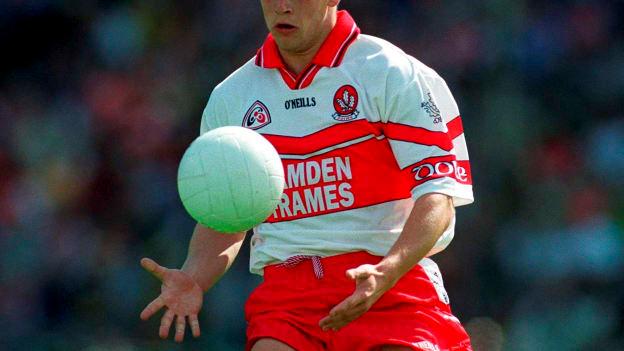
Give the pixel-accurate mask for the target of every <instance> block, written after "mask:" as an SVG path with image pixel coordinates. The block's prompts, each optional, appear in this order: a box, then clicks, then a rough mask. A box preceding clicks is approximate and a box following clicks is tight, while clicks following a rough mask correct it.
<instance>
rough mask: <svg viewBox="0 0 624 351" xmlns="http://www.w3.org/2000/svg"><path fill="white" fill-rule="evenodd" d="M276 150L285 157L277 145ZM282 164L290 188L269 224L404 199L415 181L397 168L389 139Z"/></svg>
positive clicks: (368, 142)
mask: <svg viewBox="0 0 624 351" xmlns="http://www.w3.org/2000/svg"><path fill="white" fill-rule="evenodd" d="M278 151H279V152H280V153H282V150H280V148H279V147H278ZM282 163H283V164H284V174H285V177H286V187H285V189H284V195H283V197H282V202H281V203H280V204H279V205H278V207H277V209H276V211H275V212H274V214H273V215H271V216H270V217H269V218H268V219H267V222H270V223H273V222H283V221H291V220H295V219H301V218H307V217H313V216H318V215H323V214H327V213H334V212H341V211H347V210H351V209H354V208H361V207H367V206H372V205H376V204H381V203H384V202H388V201H393V200H399V199H406V198H409V197H411V193H410V190H411V188H412V187H413V183H414V181H413V176H412V174H411V172H410V171H409V170H400V169H399V167H398V165H397V163H396V161H395V159H394V155H393V154H392V149H391V148H390V144H389V143H388V141H387V140H385V139H383V140H378V139H374V138H373V139H369V140H367V141H364V142H361V143H358V144H354V145H351V146H348V147H345V148H341V149H338V150H333V151H330V152H327V153H325V154H323V155H319V156H314V157H310V158H307V159H305V160H292V159H282ZM388 179H391V180H392V181H385V180H388Z"/></svg>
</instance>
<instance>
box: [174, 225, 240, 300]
mask: <svg viewBox="0 0 624 351" xmlns="http://www.w3.org/2000/svg"><path fill="white" fill-rule="evenodd" d="M244 238H245V233H237V234H222V233H219V232H216V231H214V230H212V229H210V228H206V227H204V226H202V225H200V224H198V225H197V226H196V227H195V230H194V231H193V237H192V238H191V242H190V244H189V249H188V255H187V257H186V261H185V262H184V265H183V266H182V270H183V271H184V272H186V273H188V274H189V275H191V277H193V278H194V279H195V281H196V282H197V284H199V286H200V287H201V288H202V289H203V290H204V291H206V290H208V289H210V287H212V285H214V283H216V282H217V281H218V280H219V278H221V276H222V275H223V274H225V272H226V271H227V270H228V269H229V268H230V266H231V265H232V263H233V262H234V259H235V258H236V255H238V251H239V250H240V247H241V245H242V243H243V239H244Z"/></svg>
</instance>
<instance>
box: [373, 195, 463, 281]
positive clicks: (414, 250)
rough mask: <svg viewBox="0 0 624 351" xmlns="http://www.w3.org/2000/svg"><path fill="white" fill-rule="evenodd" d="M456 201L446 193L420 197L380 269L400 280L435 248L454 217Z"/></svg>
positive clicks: (380, 264) (390, 276)
mask: <svg viewBox="0 0 624 351" xmlns="http://www.w3.org/2000/svg"><path fill="white" fill-rule="evenodd" d="M454 211H455V210H454V207H453V200H452V199H451V198H450V197H448V196H446V195H442V194H427V195H424V196H422V197H420V198H419V199H418V200H417V201H416V203H415V204H414V208H413V209H412V212H411V213H410V216H409V218H408V219H407V221H406V223H405V226H404V227H403V232H402V233H401V235H400V236H399V238H398V239H397V241H396V242H395V243H394V245H393V246H392V248H391V249H390V251H389V252H388V254H387V255H386V256H385V257H384V259H383V260H382V261H381V262H380V263H379V270H380V271H381V272H383V273H384V274H386V275H387V276H388V277H389V278H390V279H392V280H393V281H395V282H396V281H397V280H398V279H399V278H401V277H402V276H403V275H404V274H405V273H407V272H408V271H409V270H410V269H412V268H413V267H414V266H415V265H416V264H417V263H418V262H419V261H420V260H422V259H423V258H424V257H425V256H426V255H427V253H428V252H429V251H430V250H431V249H432V248H433V246H434V245H435V243H436V242H437V241H438V239H439V238H440V236H441V235H442V233H444V231H445V230H446V229H447V228H448V226H449V224H450V222H451V219H452V218H453V216H454V213H455V212H454Z"/></svg>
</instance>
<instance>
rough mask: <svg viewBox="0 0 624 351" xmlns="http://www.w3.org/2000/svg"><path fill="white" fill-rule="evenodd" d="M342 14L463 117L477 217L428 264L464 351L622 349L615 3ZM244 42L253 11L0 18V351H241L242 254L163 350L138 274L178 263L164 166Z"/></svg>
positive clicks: (136, 7)
mask: <svg viewBox="0 0 624 351" xmlns="http://www.w3.org/2000/svg"><path fill="white" fill-rule="evenodd" d="M342 7H343V8H346V9H348V10H349V11H350V12H351V13H352V15H353V16H354V18H355V19H356V21H357V23H358V25H359V26H360V28H361V29H362V31H363V32H364V33H367V34H372V35H376V36H380V37H383V38H385V39H387V40H389V41H391V42H393V43H395V44H397V45H398V46H400V47H402V48H403V49H404V50H405V51H406V52H408V53H409V54H411V55H413V56H415V57H417V58H419V59H420V60H421V61H423V62H424V63H425V64H427V65H429V66H431V67H432V68H434V69H435V70H437V71H438V72H439V73H440V74H441V75H442V76H443V77H444V78H445V79H446V81H447V83H448V85H449V86H450V88H451V90H452V91H453V93H454V95H455V97H456V99H457V101H458V104H459V106H460V110H461V111H462V116H463V120H464V128H465V131H466V137H467V141H468V148H469V152H470V158H471V164H472V168H473V175H474V181H475V184H474V191H475V197H476V202H475V204H473V205H471V206H468V207H465V208H463V207H462V208H460V209H459V210H458V224H457V231H456V235H455V240H454V242H453V243H452V244H451V246H450V247H449V248H448V249H447V250H446V251H445V252H442V253H440V254H438V255H436V256H435V257H434V259H435V260H436V261H437V262H438V263H439V265H440V266H441V269H442V272H443V274H444V276H445V284H446V287H447V290H448V291H449V294H450V297H451V301H452V304H453V308H454V312H455V313H456V314H457V315H458V316H459V317H460V319H461V320H462V321H463V322H464V323H465V325H466V326H467V329H468V331H469V333H470V334H471V336H472V338H473V343H474V346H475V350H477V351H490V350H511V351H515V350H519V351H520V350H522V351H523V350H531V351H535V350H556V351H567V350H570V351H572V350H624V346H623V345H624V274H623V273H624V180H623V178H622V176H623V175H624V2H623V1H621V0H620V1H618V0H612V1H606V0H594V1H588V0H586V1H582V0H576V1H574V0H552V1H529V0H483V1H461V0H450V1H433V0H385V1H374V0H360V1H349V0H344V1H343V4H342ZM265 35H266V28H265V27H264V22H263V19H262V15H261V12H260V5H259V2H258V1H249V0H229V1H217V0H213V1H210V0H208V1H190V0H177V1H165V0H152V1H142V0H135V1H70V0H19V1H18V0H7V1H1V2H0V39H1V40H0V43H1V45H2V48H3V50H2V55H0V63H1V64H0V349H2V350H170V349H179V350H182V349H185V350H187V349H188V350H195V349H198V350H199V349H201V350H226V351H227V350H240V349H242V345H243V343H244V338H245V337H244V330H245V322H244V318H243V308H242V304H243V301H244V300H245V299H246V297H247V295H248V294H249V292H250V291H251V290H252V289H253V287H254V286H255V285H256V284H257V283H258V282H259V280H260V278H259V277H256V276H252V275H250V274H249V273H248V271H247V263H248V257H247V256H248V254H247V250H248V249H247V247H244V248H243V250H242V251H241V254H240V255H239V258H238V260H237V262H236V264H235V266H234V267H233V268H232V270H231V271H230V272H229V273H228V275H226V276H225V277H224V278H223V279H222V281H221V282H220V283H218V285H217V286H215V288H214V289H213V290H212V291H211V292H209V293H208V294H207V296H206V300H205V303H204V309H203V312H202V314H201V316H200V321H201V325H202V329H203V330H202V331H203V336H202V337H201V338H200V339H199V340H190V336H189V335H187V341H186V342H185V344H184V345H182V346H177V345H174V343H173V342H172V341H161V340H159V339H158V337H157V329H158V323H159V322H158V318H153V320H150V321H148V322H141V321H140V320H139V318H138V315H139V312H140V311H141V309H142V308H143V307H144V306H145V305H146V304H147V303H148V302H149V301H150V300H151V299H152V298H154V297H155V296H157V294H158V292H159V284H158V282H157V281H156V280H155V279H154V278H152V277H151V276H150V275H149V274H147V273H145V272H143V271H142V270H141V268H140V266H139V264H138V262H139V259H140V258H141V257H143V256H149V257H152V258H154V259H156V260H157V261H158V262H159V263H161V264H163V265H166V266H169V267H179V266H180V265H181V264H182V263H183V261H184V258H185V256H186V248H187V244H188V241H189V238H190V234H191V231H192V228H193V222H192V220H191V219H190V218H189V217H188V215H186V213H185V212H184V210H183V208H182V206H181V203H180V201H179V199H178V197H177V191H176V171H177V164H178V162H179V160H180V157H181V155H182V153H183V151H184V150H185V148H186V147H187V145H188V144H189V143H190V142H191V141H192V140H193V139H194V138H195V137H196V136H197V135H198V131H199V121H200V116H201V112H202V109H203V107H204V105H205V103H206V101H207V99H208V97H209V95H210V92H211V91H212V88H213V87H214V86H215V85H216V84H217V83H218V82H220V81H221V80H223V79H224V78H225V77H226V76H227V75H229V73H231V72H232V71H233V70H234V69H236V68H237V67H239V66H240V65H242V64H243V63H244V62H246V61H247V60H248V59H250V58H251V57H252V56H253V55H254V54H255V50H256V49H257V47H258V46H259V45H260V44H261V43H262V40H263V39H264V37H265Z"/></svg>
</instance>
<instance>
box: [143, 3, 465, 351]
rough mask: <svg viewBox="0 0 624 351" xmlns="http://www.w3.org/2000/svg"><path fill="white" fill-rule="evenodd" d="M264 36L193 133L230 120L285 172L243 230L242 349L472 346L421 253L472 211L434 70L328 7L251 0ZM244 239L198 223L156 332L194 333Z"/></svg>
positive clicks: (453, 119) (460, 142)
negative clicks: (257, 219) (263, 143)
mask: <svg viewBox="0 0 624 351" xmlns="http://www.w3.org/2000/svg"><path fill="white" fill-rule="evenodd" d="M260 2H261V5H262V10H263V13H264V18H265V21H266V24H267V26H268V28H269V31H270V34H269V35H268V37H267V39H266V41H265V42H264V44H263V45H262V47H261V48H260V49H259V50H258V52H257V54H256V56H255V57H254V58H253V59H251V60H250V61H249V62H247V63H246V64H245V65H243V66H242V67H241V68H240V69H238V70H237V71H236V72H234V73H233V74H232V75H231V76H229V77H228V78H227V79H225V81H223V82H222V83H221V84H219V85H218V86H217V87H216V88H215V89H214V91H213V92H212V94H211V96H210V99H209V101H208V104H207V106H206V109H205V111H204V114H203V116H202V120H201V133H204V132H206V131H208V130H210V129H213V128H217V127H221V126H226V125H238V126H244V127H247V128H250V129H253V130H256V131H257V132H259V133H261V134H262V135H264V136H265V137H266V138H267V139H268V140H269V141H270V142H271V143H272V144H273V145H274V146H275V147H276V149H277V150H278V152H279V153H280V156H281V158H282V161H283V164H284V171H285V174H286V189H285V191H284V195H283V197H282V201H281V203H280V204H279V205H278V207H277V209H276V211H275V213H274V214H273V215H271V216H270V217H269V218H267V220H266V221H265V222H264V223H262V224H261V225H259V226H257V227H256V228H254V235H253V237H252V238H251V263H250V265H251V267H250V270H251V272H252V273H256V274H260V275H263V276H264V281H263V283H262V284H261V285H260V286H259V287H258V288H256V290H255V291H254V292H253V293H252V295H251V296H250V297H249V299H248V301H247V304H246V306H245V315H246V320H247V324H248V329H247V336H248V339H247V350H253V351H269V350H270V351H281V350H284V351H291V350H299V351H307V350H382V351H391V350H427V351H433V350H471V346H470V340H469V337H468V335H467V334H466V332H465V331H464V329H463V328H462V326H461V324H460V322H459V320H458V319H457V318H455V317H454V316H453V314H452V313H451V310H450V307H449V299H448V296H447V295H446V292H445V289H444V286H443V282H442V277H441V274H440V272H439V270H438V267H437V265H436V264H435V263H434V262H433V261H432V260H431V259H430V258H428V257H430V256H432V255H434V254H435V253H437V252H440V251H441V250H443V249H444V248H445V247H446V246H447V245H448V244H449V242H450V241H451V239H452V237H453V234H454V224H455V212H454V207H456V206H460V205H465V204H468V203H471V202H472V201H473V195H472V186H471V176H470V167H469V164H468V153H467V151H466V145H465V139H464V135H463V129H462V124H461V119H460V117H459V112H458V109H457V105H456V104H455V101H454V100H453V97H452V95H451V93H450V92H449V90H448V87H447V86H446V84H445V82H444V80H443V79H442V78H440V76H439V75H438V74H436V72H434V71H433V70H432V69H430V68H429V67H427V66H425V65H424V64H422V63H421V62H419V61H418V60H416V59H414V58H413V57H411V56H409V55H407V54H406V53H404V52H403V51H401V50H400V49H399V48H397V47H395V46H393V45H392V44H390V43H388V42H386V41H384V40H382V39H379V38H375V37H372V36H368V35H364V34H360V30H359V28H358V27H357V25H356V23H355V21H354V20H353V19H352V18H351V16H350V15H349V13H347V12H346V11H338V10H337V6H338V4H339V2H340V1H339V0H261V1H260ZM243 238H244V233H239V234H236V235H226V234H221V233H218V232H216V231H214V230H211V229H209V228H205V227H202V226H201V225H198V226H197V227H196V228H195V231H194V233H193V237H192V239H191V243H190V247H189V252H188V257H187V260H186V262H185V263H184V265H183V266H182V268H181V269H180V270H176V269H168V268H164V267H162V266H160V265H158V264H157V263H156V262H154V261H153V260H151V259H143V260H142V262H141V263H142V265H143V267H144V268H145V269H147V270H148V271H150V272H151V273H153V274H154V275H155V276H156V277H157V278H159V279H160V280H161V281H162V291H161V294H160V296H159V297H157V298H156V299H155V300H154V301H153V302H151V303H150V304H149V305H148V306H147V307H146V308H145V310H144V311H143V312H142V313H141V318H143V319H147V318H149V317H150V316H151V315H153V314H154V313H156V312H157V311H158V310H160V309H161V308H163V307H165V308H166V312H165V313H164V315H163V316H162V318H161V325H160V336H161V337H163V338H166V337H167V335H168V333H169V329H170V326H171V325H172V324H174V320H175V340H176V341H182V340H183V337H184V331H185V328H186V324H187V323H189V324H190V328H191V331H192V334H193V335H194V336H196V337H197V336H199V333H200V331H199V322H198V319H197V314H198V312H199V310H200V308H201V304H202V295H203V292H204V291H206V290H208V289H210V287H211V286H212V285H213V284H214V283H215V282H216V281H217V280H218V279H219V278H220V277H221V276H222V275H223V274H224V273H225V272H226V271H227V269H228V268H229V267H230V265H231V264H232V261H233V260H234V258H235V256H236V255H237V253H238V251H239V248H240V246H241V243H242V241H243Z"/></svg>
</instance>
